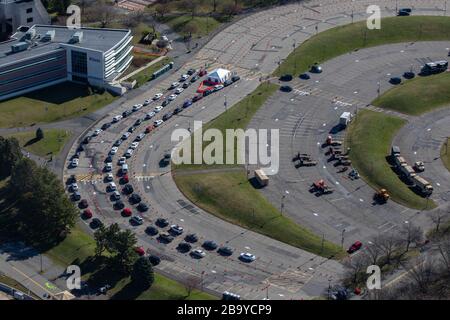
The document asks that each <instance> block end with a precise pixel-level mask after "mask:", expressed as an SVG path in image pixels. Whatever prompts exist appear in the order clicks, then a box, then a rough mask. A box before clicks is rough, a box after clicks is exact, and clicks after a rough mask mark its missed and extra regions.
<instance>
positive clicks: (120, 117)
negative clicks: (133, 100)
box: [112, 115, 123, 122]
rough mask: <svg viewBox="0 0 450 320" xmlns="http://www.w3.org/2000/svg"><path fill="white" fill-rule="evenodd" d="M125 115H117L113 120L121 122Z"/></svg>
mask: <svg viewBox="0 0 450 320" xmlns="http://www.w3.org/2000/svg"><path fill="white" fill-rule="evenodd" d="M122 118H123V117H122V116H121V115H118V116H115V117H114V118H113V120H112V122H119V121H120V120H121V119H122Z"/></svg>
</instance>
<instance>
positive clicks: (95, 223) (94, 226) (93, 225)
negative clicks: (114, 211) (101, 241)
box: [89, 218, 103, 229]
mask: <svg viewBox="0 0 450 320" xmlns="http://www.w3.org/2000/svg"><path fill="white" fill-rule="evenodd" d="M89 225H90V226H91V228H92V229H97V228H100V227H101V226H103V222H101V221H100V220H99V219H98V218H94V219H92V221H91V223H90V224H89Z"/></svg>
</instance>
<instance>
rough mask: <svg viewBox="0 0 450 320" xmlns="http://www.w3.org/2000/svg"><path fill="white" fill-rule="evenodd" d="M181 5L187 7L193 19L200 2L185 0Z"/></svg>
mask: <svg viewBox="0 0 450 320" xmlns="http://www.w3.org/2000/svg"><path fill="white" fill-rule="evenodd" d="M181 7H182V8H184V9H186V11H187V12H188V13H189V14H190V15H191V19H194V17H195V15H196V14H197V9H198V3H197V2H196V1H192V0H184V1H183V2H182V5H181Z"/></svg>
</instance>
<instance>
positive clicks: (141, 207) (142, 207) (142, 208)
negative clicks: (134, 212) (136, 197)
mask: <svg viewBox="0 0 450 320" xmlns="http://www.w3.org/2000/svg"><path fill="white" fill-rule="evenodd" d="M137 209H138V210H139V211H140V212H145V211H148V205H146V204H145V203H143V202H141V203H139V205H138V206H137Z"/></svg>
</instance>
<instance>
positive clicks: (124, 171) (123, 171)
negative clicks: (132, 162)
mask: <svg viewBox="0 0 450 320" xmlns="http://www.w3.org/2000/svg"><path fill="white" fill-rule="evenodd" d="M127 172H128V165H127V164H126V163H124V164H123V165H122V173H124V174H125V173H127Z"/></svg>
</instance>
